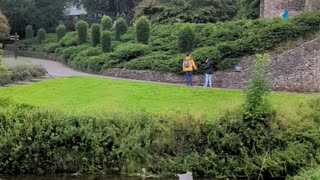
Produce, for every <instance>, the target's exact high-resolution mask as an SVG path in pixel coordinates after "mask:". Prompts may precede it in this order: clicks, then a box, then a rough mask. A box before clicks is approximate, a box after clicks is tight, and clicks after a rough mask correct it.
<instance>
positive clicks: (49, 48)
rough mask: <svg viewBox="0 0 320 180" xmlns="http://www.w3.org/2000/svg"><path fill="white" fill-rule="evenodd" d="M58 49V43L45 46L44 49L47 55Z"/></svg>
mask: <svg viewBox="0 0 320 180" xmlns="http://www.w3.org/2000/svg"><path fill="white" fill-rule="evenodd" d="M59 47H60V45H59V44H58V43H50V44H47V45H46V46H45V49H46V52H47V53H54V52H55V51H56V49H57V48H59Z"/></svg>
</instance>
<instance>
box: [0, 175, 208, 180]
mask: <svg viewBox="0 0 320 180" xmlns="http://www.w3.org/2000/svg"><path fill="white" fill-rule="evenodd" d="M146 179H149V180H150V179H152V178H146ZM146 179H145V180H146ZM193 179H194V180H209V179H203V178H193ZM0 180H143V178H141V177H124V176H71V175H50V176H30V175H28V176H0ZM154 180H179V178H178V177H176V178H154Z"/></svg>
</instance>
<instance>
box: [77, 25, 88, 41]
mask: <svg viewBox="0 0 320 180" xmlns="http://www.w3.org/2000/svg"><path fill="white" fill-rule="evenodd" d="M76 29H77V34H78V42H79V44H84V43H86V42H87V40H88V37H87V33H88V23H87V22H85V21H83V20H80V21H78V22H77V24H76Z"/></svg>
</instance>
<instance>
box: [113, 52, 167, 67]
mask: <svg viewBox="0 0 320 180" xmlns="http://www.w3.org/2000/svg"><path fill="white" fill-rule="evenodd" d="M171 57H172V56H171V55H168V54H165V53H164V52H154V53H152V54H149V55H146V56H143V57H138V58H136V59H132V60H131V61H128V62H124V63H121V64H119V65H118V66H117V67H118V68H126V69H137V70H152V71H161V72H166V71H165V70H162V69H160V66H161V64H164V63H165V61H168V60H169V59H170V58H171Z"/></svg>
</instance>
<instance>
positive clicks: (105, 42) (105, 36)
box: [101, 31, 112, 52]
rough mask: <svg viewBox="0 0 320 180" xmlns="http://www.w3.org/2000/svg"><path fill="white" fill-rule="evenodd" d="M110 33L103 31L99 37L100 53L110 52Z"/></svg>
mask: <svg viewBox="0 0 320 180" xmlns="http://www.w3.org/2000/svg"><path fill="white" fill-rule="evenodd" d="M111 35H112V34H111V32H110V31H104V32H102V37H101V48H102V52H110V51H111Z"/></svg>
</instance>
